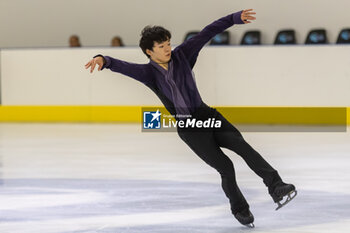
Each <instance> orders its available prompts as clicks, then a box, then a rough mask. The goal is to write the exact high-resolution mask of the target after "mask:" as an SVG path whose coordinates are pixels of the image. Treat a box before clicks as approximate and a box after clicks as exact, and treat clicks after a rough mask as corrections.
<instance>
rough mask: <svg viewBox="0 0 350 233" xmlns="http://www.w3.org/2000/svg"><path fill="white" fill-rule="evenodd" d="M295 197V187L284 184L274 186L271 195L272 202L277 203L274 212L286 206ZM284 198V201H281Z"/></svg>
mask: <svg viewBox="0 0 350 233" xmlns="http://www.w3.org/2000/svg"><path fill="white" fill-rule="evenodd" d="M296 195H297V190H295V186H294V185H292V184H285V183H282V184H280V185H278V186H276V187H275V189H274V191H273V193H272V194H271V196H272V199H273V201H274V202H275V203H277V208H276V210H279V209H280V208H282V207H283V206H285V205H286V204H288V203H289V202H290V201H291V200H293V199H294V197H296ZM284 198H285V200H283V199H284Z"/></svg>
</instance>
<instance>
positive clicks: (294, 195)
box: [276, 190, 298, 210]
mask: <svg viewBox="0 0 350 233" xmlns="http://www.w3.org/2000/svg"><path fill="white" fill-rule="evenodd" d="M297 194H298V192H297V190H293V191H291V192H289V193H288V194H287V195H286V196H287V199H286V200H285V201H284V202H283V203H281V202H277V205H278V206H277V208H276V210H279V209H281V208H282V207H283V206H285V205H287V204H288V203H289V202H290V201H291V200H293V199H294V198H295V197H296V196H297Z"/></svg>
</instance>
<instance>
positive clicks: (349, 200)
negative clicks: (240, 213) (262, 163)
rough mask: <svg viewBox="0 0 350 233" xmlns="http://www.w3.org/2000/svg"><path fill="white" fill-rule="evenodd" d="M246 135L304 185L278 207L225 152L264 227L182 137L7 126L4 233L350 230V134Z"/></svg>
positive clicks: (1, 201)
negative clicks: (247, 218)
mask: <svg viewBox="0 0 350 233" xmlns="http://www.w3.org/2000/svg"><path fill="white" fill-rule="evenodd" d="M348 130H349V129H348ZM243 136H244V137H245V139H246V140H247V141H248V142H249V143H250V144H251V145H252V146H253V147H254V148H255V149H256V150H257V151H259V152H260V153H261V154H262V155H263V156H264V157H265V158H266V159H267V160H268V162H270V164H271V165H273V166H274V167H275V168H276V169H277V170H278V171H279V173H280V175H281V176H282V178H283V179H284V181H285V182H290V183H294V184H295V185H296V187H297V189H298V196H297V197H296V198H295V199H294V200H293V201H292V202H291V203H290V204H288V205H287V206H286V207H283V208H282V209H281V210H279V211H275V204H274V203H273V201H272V199H271V198H270V196H269V195H268V193H267V189H266V187H265V186H264V184H263V182H262V180H261V179H260V178H259V177H258V176H256V175H255V174H254V173H253V172H252V171H251V170H250V169H249V168H248V166H247V165H246V164H245V163H244V161H243V160H242V159H241V158H240V157H239V156H237V155H236V154H235V153H233V152H231V151H229V150H225V149H224V151H225V153H226V154H227V155H228V156H229V157H230V158H231V159H232V160H233V162H234V165H235V169H236V175H237V180H238V183H239V185H240V187H241V189H242V191H243V193H244V194H245V196H246V198H247V200H248V202H249V204H250V206H251V211H252V212H253V214H254V216H255V226H256V228H254V229H248V228H246V227H244V226H241V225H240V224H239V223H238V222H237V221H236V219H235V218H234V217H233V216H232V215H231V213H230V208H229V203H228V200H227V199H226V197H225V195H224V192H223V191H222V189H221V185H220V176H219V174H218V173H217V172H216V171H215V170H214V169H213V168H211V167H209V166H208V165H206V164H205V163H204V162H202V161H201V160H200V159H199V158H198V157H197V156H196V155H195V154H194V153H193V152H192V151H191V150H190V149H189V148H188V147H187V146H186V145H185V144H184V143H183V142H182V141H181V139H180V138H179V137H178V136H177V134H176V133H141V130H140V126H139V125H127V124H15V123H13V124H4V123H3V124H0V232H1V233H29V232H31V233H63V232H65V233H66V232H74V233H93V232H101V233H102V232H104V233H138V232H140V233H146V232H147V233H170V232H171V233H236V232H259V233H267V232H268V233H282V232H283V233H306V232H310V233H332V232H336V233H346V232H350V182H349V181H350V169H349V165H350V134H349V133H346V132H246V133H243Z"/></svg>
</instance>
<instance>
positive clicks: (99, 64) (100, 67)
mask: <svg viewBox="0 0 350 233" xmlns="http://www.w3.org/2000/svg"><path fill="white" fill-rule="evenodd" d="M101 69H102V64H101V63H100V62H99V63H98V69H97V70H98V71H100V70H101Z"/></svg>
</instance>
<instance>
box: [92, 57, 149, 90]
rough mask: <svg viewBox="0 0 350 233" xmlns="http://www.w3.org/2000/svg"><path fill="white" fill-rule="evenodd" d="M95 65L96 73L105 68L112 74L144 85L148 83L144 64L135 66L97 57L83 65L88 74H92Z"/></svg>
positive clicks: (113, 59) (117, 60)
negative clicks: (127, 77) (123, 76)
mask: <svg viewBox="0 0 350 233" xmlns="http://www.w3.org/2000/svg"><path fill="white" fill-rule="evenodd" d="M96 65H97V66H98V71H100V70H103V69H104V68H107V69H110V70H112V71H114V72H118V73H121V74H124V75H127V76H129V77H131V78H134V79H136V80H138V81H140V82H142V83H144V84H147V83H148V82H149V81H150V80H148V78H149V75H146V74H147V67H146V65H144V64H135V63H130V62H126V61H122V60H119V59H116V58H112V57H109V56H102V55H97V56H95V57H94V58H93V59H92V60H90V61H89V62H88V63H87V64H86V65H85V69H89V68H90V73H92V72H93V71H94V70H95V67H96Z"/></svg>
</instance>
